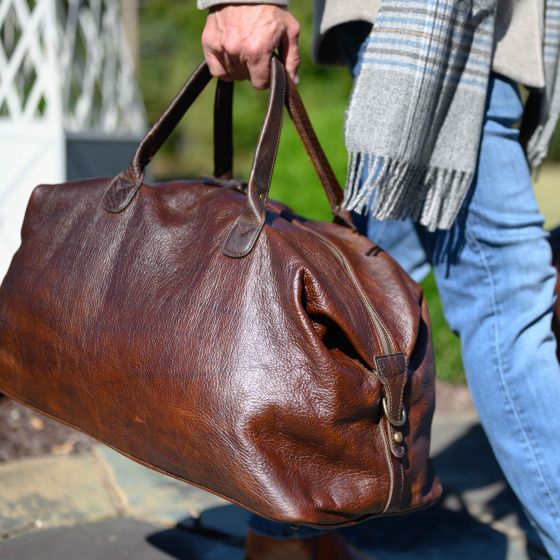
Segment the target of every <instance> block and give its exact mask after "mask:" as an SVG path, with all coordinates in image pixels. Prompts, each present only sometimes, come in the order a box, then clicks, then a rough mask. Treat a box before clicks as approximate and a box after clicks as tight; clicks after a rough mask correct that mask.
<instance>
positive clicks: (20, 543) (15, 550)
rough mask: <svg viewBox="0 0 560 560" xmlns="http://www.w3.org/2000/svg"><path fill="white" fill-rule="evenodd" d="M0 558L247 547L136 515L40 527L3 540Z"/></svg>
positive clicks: (164, 555)
mask: <svg viewBox="0 0 560 560" xmlns="http://www.w3.org/2000/svg"><path fill="white" fill-rule="evenodd" d="M0 558H2V560H32V559H33V560H124V559H131V560H170V559H172V558H176V559H180V560H183V559H184V560H242V558H243V549H242V548H239V547H234V546H231V545H229V544H227V543H224V542H220V541H218V540H216V539H212V540H210V539H208V538H206V537H204V536H200V535H197V534H194V533H187V532H185V531H180V530H177V529H162V528H161V527H157V526H155V525H152V524H149V523H145V522H141V521H136V520H133V519H113V520H110V521H101V522H98V523H91V524H86V525H76V526H74V527H72V528H58V529H49V530H44V531H36V532H33V533H29V534H27V535H22V536H19V537H15V538H13V539H10V540H7V541H0Z"/></svg>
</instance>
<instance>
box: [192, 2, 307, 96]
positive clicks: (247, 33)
mask: <svg viewBox="0 0 560 560" xmlns="http://www.w3.org/2000/svg"><path fill="white" fill-rule="evenodd" d="M298 37H299V23H298V22H297V20H296V19H295V18H294V17H293V16H292V15H291V14H290V12H288V10H287V9H285V8H282V7H280V6H275V5H272V4H225V5H221V6H217V7H215V8H212V9H211V10H210V13H209V14H208V18H207V20H206V26H205V27H204V31H203V32H202V48H203V51H204V57H205V58H206V62H207V64H208V68H209V69H210V72H211V74H212V75H213V76H216V77H218V78H221V79H222V80H225V81H233V80H250V81H251V83H252V84H253V86H254V87H255V88H257V89H266V88H267V87H268V86H269V83H270V60H271V58H272V54H273V53H274V51H275V49H277V48H280V54H281V56H282V59H283V60H282V61H283V62H284V65H285V67H286V71H287V72H288V74H289V76H290V77H291V78H292V79H293V80H294V81H295V82H296V83H297V82H298V77H297V69H298V66H299V49H298Z"/></svg>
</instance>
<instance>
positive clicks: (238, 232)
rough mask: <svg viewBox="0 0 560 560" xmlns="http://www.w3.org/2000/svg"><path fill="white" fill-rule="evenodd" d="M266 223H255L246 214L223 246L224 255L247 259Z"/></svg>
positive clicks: (240, 218)
mask: <svg viewBox="0 0 560 560" xmlns="http://www.w3.org/2000/svg"><path fill="white" fill-rule="evenodd" d="M264 223H265V221H264V220H262V221H258V222H255V220H254V219H251V218H250V217H247V216H246V215H245V214H242V215H241V216H239V218H237V220H235V222H234V224H233V227H232V228H231V230H230V232H229V234H228V236H227V238H226V240H225V242H224V244H223V246H222V253H223V254H224V255H225V256H226V257H231V258H233V259H241V258H243V257H246V256H247V255H248V254H249V253H250V252H251V251H252V250H253V247H254V246H255V243H256V242H257V239H258V238H259V235H260V234H261V231H262V228H263V227H264Z"/></svg>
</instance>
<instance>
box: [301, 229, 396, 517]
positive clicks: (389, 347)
mask: <svg viewBox="0 0 560 560" xmlns="http://www.w3.org/2000/svg"><path fill="white" fill-rule="evenodd" d="M292 223H294V224H296V225H297V226H299V227H300V228H302V229H304V230H305V231H307V232H309V233H311V234H312V235H315V236H316V237H317V239H319V240H320V241H321V242H322V243H323V244H324V245H326V246H327V247H328V248H329V249H330V251H331V252H332V253H333V254H334V255H335V257H336V258H337V259H338V261H339V262H340V263H341V264H342V266H343V267H344V269H345V270H346V272H347V274H348V276H349V277H350V279H351V280H352V281H353V283H354V285H355V286H356V288H358V291H359V293H360V295H361V297H362V301H363V302H364V304H365V306H366V309H367V311H368V312H369V315H370V317H371V319H372V321H373V323H374V325H375V327H376V328H375V331H376V334H377V338H378V339H379V342H380V343H381V347H382V351H383V353H384V354H385V355H391V354H396V353H397V350H396V345H395V342H394V341H393V338H392V336H391V335H390V333H389V331H388V330H387V328H386V327H385V325H384V324H383V321H382V320H381V318H380V317H379V315H378V314H377V312H376V311H375V309H373V307H372V305H371V303H370V302H369V299H368V297H367V296H366V294H365V292H364V289H363V287H362V285H361V283H360V281H359V280H358V278H357V277H356V274H355V273H354V271H353V270H352V267H351V266H350V263H348V260H347V259H346V257H345V256H344V255H343V253H342V251H340V249H339V248H338V247H337V246H336V245H335V244H334V243H332V241H329V240H328V239H327V238H326V237H324V236H323V235H321V234H320V233H318V232H316V231H315V230H313V229H311V228H308V227H307V226H305V225H304V224H302V223H301V222H299V221H297V220H293V221H292ZM387 425H388V426H389V421H388V419H387ZM379 429H380V430H381V439H382V441H383V450H384V451H385V462H386V464H387V471H388V473H389V492H388V496H387V502H386V504H385V507H384V509H383V513H385V512H386V511H387V510H388V509H389V507H390V505H391V501H392V500H393V493H394V490H395V472H394V467H393V460H392V459H391V453H390V452H389V446H390V445H391V444H390V443H389V442H388V441H387V437H386V436H385V430H384V428H383V424H380V426H379ZM388 432H389V434H390V433H391V432H390V429H389V430H388Z"/></svg>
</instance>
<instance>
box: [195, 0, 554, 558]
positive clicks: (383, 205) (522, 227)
mask: <svg viewBox="0 0 560 560" xmlns="http://www.w3.org/2000/svg"><path fill="white" fill-rule="evenodd" d="M378 3H379V5H378ZM198 4H199V7H200V8H210V13H209V15H208V19H207V23H206V26H205V29H204V32H203V36H202V42H203V48H204V52H205V56H206V60H207V62H208V65H209V67H210V70H211V72H212V73H213V74H214V75H216V76H218V77H220V78H222V79H226V80H244V79H248V80H250V81H251V82H252V83H253V85H254V86H255V87H257V88H259V89H262V88H265V87H267V85H268V81H269V77H270V74H269V72H270V71H269V62H270V57H271V56H272V53H273V51H274V50H275V49H276V48H278V47H282V53H283V57H284V61H285V65H286V69H287V71H288V73H289V74H290V75H291V76H292V78H293V79H296V80H297V67H298V62H299V54H298V47H297V37H298V33H299V25H298V23H297V21H296V20H295V19H294V18H293V17H292V16H291V15H290V13H289V11H288V10H287V6H286V4H287V2H285V1H284V0H274V1H271V2H268V3H265V2H262V1H260V0H257V1H248V0H243V1H240V2H235V1H229V2H227V3H224V2H220V1H219V0H218V1H216V0H199V2H198ZM316 9H317V13H316V43H315V45H316V46H315V52H316V55H317V57H318V59H319V61H321V62H331V63H332V62H345V63H347V64H351V65H352V66H353V67H354V73H355V77H356V83H355V86H354V91H353V94H352V99H351V102H350V108H349V111H348V115H347V123H346V144H347V147H348V149H349V152H350V166H349V174H348V180H347V188H346V196H345V206H346V208H348V209H349V210H353V211H354V212H356V215H357V222H358V223H359V227H360V228H361V230H362V232H363V233H365V234H367V235H368V237H370V239H372V241H374V242H376V243H378V244H379V245H380V246H381V247H383V248H384V249H385V250H386V251H388V252H389V253H391V254H392V255H393V256H394V257H395V258H396V259H397V260H398V261H399V262H400V263H401V265H402V266H403V267H404V268H405V269H407V270H408V271H409V272H410V273H411V274H412V275H413V277H415V279H417V280H419V279H421V277H422V276H423V275H424V274H425V273H426V271H427V270H428V269H429V268H430V267H431V268H432V269H433V271H434V274H435V277H436V281H437V285H438V289H439V292H440V296H441V300H442V303H443V306H444V312H445V315H446V319H447V321H448V323H449V325H450V326H451V328H452V329H453V330H454V331H455V332H456V333H457V334H458V335H459V337H460V339H461V344H462V353H463V361H464V365H465V372H466V375H467V380H468V383H469V386H470V389H471V391H472V395H473V400H474V403H475V405H476V407H477V410H478V412H479V415H480V419H481V422H482V425H483V427H484V429H485V431H486V434H487V436H488V439H489V441H490V444H491V446H492V449H493V451H494V453H495V455H496V458H497V460H498V462H499V463H500V465H501V467H502V470H503V472H504V474H505V476H506V478H507V479H508V481H509V483H510V485H511V487H512V489H513V490H514V492H515V493H516V494H517V496H518V498H519V499H520V501H521V503H522V505H523V507H524V509H525V511H526V512H527V515H528V517H529V519H530V520H531V522H532V523H533V525H534V526H535V527H536V529H537V531H538V532H539V534H540V536H541V538H542V541H543V543H544V545H545V547H546V549H547V550H548V552H549V554H550V556H551V557H552V558H553V559H560V447H559V443H558V431H559V428H560V423H559V421H558V416H557V414H556V408H557V406H558V403H560V367H559V364H558V361H557V358H556V342H555V339H554V336H553V334H552V331H551V320H552V312H553V305H554V286H555V280H556V274H555V271H554V269H553V267H552V265H551V250H550V247H549V245H548V242H547V239H546V233H545V231H544V229H543V217H542V215H541V214H540V212H539V210H538V208H537V204H536V200H535V196H534V193H533V188H532V185H531V177H530V171H531V168H534V167H537V166H538V165H540V164H541V162H542V161H543V159H544V158H545V156H546V153H547V151H548V148H549V143H550V139H551V136H552V133H553V131H554V128H555V126H556V122H557V120H558V115H559V113H560V73H559V52H560V48H559V47H560V32H559V31H558V29H559V28H560V0H521V1H517V0H509V1H508V0H503V1H502V0H471V1H465V0H409V1H407V2H403V1H402V0H380V2H378V0H344V1H343V0H317V2H316ZM374 21H375V24H374V26H373V29H372V31H371V33H370V34H367V33H365V34H364V33H363V30H364V22H371V23H373V22H374ZM359 22H361V23H359ZM360 44H361V46H359V45H360ZM358 51H359V54H358ZM519 84H523V85H525V86H527V87H528V88H530V92H531V93H530V96H529V98H528V100H527V101H526V103H525V104H523V103H522V100H521V97H520V93H519ZM518 125H520V126H518ZM247 557H248V558H250V559H251V560H266V559H273V558H290V559H293V560H299V559H300V558H301V559H306V558H317V559H321V558H322V559H326V558H339V559H345V558H346V559H350V558H363V556H360V553H359V552H358V551H356V550H355V549H353V548H352V547H351V546H350V545H349V544H348V543H346V542H345V541H344V539H343V538H342V537H341V536H339V535H338V534H337V533H336V532H320V533H318V532H317V531H314V530H312V529H306V528H301V529H300V530H298V531H294V530H292V529H291V528H290V527H287V526H284V525H280V524H274V523H271V522H268V521H266V520H263V519H261V518H258V517H256V516H254V517H253V519H252V521H251V526H250V532H249V536H248V539H247Z"/></svg>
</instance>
